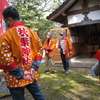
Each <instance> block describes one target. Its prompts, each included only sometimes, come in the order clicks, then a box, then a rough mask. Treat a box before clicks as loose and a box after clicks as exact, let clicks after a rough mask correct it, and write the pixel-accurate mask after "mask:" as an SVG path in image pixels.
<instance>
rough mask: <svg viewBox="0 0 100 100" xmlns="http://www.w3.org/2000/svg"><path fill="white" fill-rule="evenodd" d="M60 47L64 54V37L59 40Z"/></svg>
mask: <svg viewBox="0 0 100 100" xmlns="http://www.w3.org/2000/svg"><path fill="white" fill-rule="evenodd" d="M60 45H61V49H62V50H63V54H65V50H66V41H65V40H64V39H62V40H60Z"/></svg>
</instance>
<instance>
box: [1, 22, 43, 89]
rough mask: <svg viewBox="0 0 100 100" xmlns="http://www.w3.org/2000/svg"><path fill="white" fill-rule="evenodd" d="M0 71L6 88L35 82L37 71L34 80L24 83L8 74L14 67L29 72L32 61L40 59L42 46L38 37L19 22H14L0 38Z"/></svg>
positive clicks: (37, 75)
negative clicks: (2, 71) (2, 72)
mask: <svg viewBox="0 0 100 100" xmlns="http://www.w3.org/2000/svg"><path fill="white" fill-rule="evenodd" d="M0 52H1V53H0V69H3V70H4V76H5V80H6V84H7V86H8V87H22V86H25V85H27V84H30V83H32V82H33V81H35V80H37V79H38V78H39V76H40V74H39V71H38V70H36V71H35V75H34V79H32V80H30V81H25V80H24V79H20V80H19V79H16V78H15V77H14V76H13V75H12V74H10V73H9V71H7V70H10V69H13V68H15V67H16V66H18V67H20V68H21V69H23V70H24V71H29V70H30V68H31V66H32V63H33V62H34V60H41V59H42V52H43V49H42V44H41V40H40V38H39V37H38V35H37V34H36V33H35V32H33V31H31V30H30V29H28V28H27V27H25V25H24V24H23V23H21V22H15V23H14V24H13V25H12V26H11V28H10V29H8V30H7V32H5V33H4V34H3V35H2V36H1V37H0Z"/></svg>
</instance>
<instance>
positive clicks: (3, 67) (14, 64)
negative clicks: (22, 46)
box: [0, 62, 17, 70]
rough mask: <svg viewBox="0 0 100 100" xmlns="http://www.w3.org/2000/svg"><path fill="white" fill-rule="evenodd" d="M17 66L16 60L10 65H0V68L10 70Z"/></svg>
mask: <svg viewBox="0 0 100 100" xmlns="http://www.w3.org/2000/svg"><path fill="white" fill-rule="evenodd" d="M16 66H17V64H16V62H14V63H12V64H11V65H9V66H2V65H0V69H3V70H10V69H13V68H15V67H16Z"/></svg>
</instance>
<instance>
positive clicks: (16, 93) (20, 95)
mask: <svg viewBox="0 0 100 100" xmlns="http://www.w3.org/2000/svg"><path fill="white" fill-rule="evenodd" d="M25 87H26V88H27V89H28V91H29V92H30V93H31V94H32V96H33V98H34V99H35V100H45V98H44V96H43V94H42V93H41V92H40V89H39V86H38V84H37V81H35V82H34V83H31V84H28V85H26V86H25ZM25 87H17V88H9V90H10V93H11V96H12V98H13V100H25V98H24V89H25Z"/></svg>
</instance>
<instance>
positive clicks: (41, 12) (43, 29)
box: [10, 0, 62, 41]
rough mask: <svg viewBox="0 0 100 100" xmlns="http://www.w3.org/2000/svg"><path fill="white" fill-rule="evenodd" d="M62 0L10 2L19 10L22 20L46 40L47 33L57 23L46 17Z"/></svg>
mask: <svg viewBox="0 0 100 100" xmlns="http://www.w3.org/2000/svg"><path fill="white" fill-rule="evenodd" d="M61 1H62V0H61ZM61 1H60V0H10V3H11V5H12V6H13V7H15V8H16V9H17V10H18V11H19V14H20V20H21V21H22V22H24V23H25V25H26V26H27V27H28V28H31V29H32V30H34V31H36V32H37V34H38V35H39V37H40V38H41V39H42V40H43V41H44V39H45V34H46V33H47V32H48V31H49V30H50V29H51V28H55V27H56V26H55V24H56V23H54V22H52V21H49V20H47V19H46V16H47V13H48V12H49V13H50V12H52V11H53V10H54V8H56V7H58V6H59V4H60V3H61ZM54 4H55V5H54Z"/></svg>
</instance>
